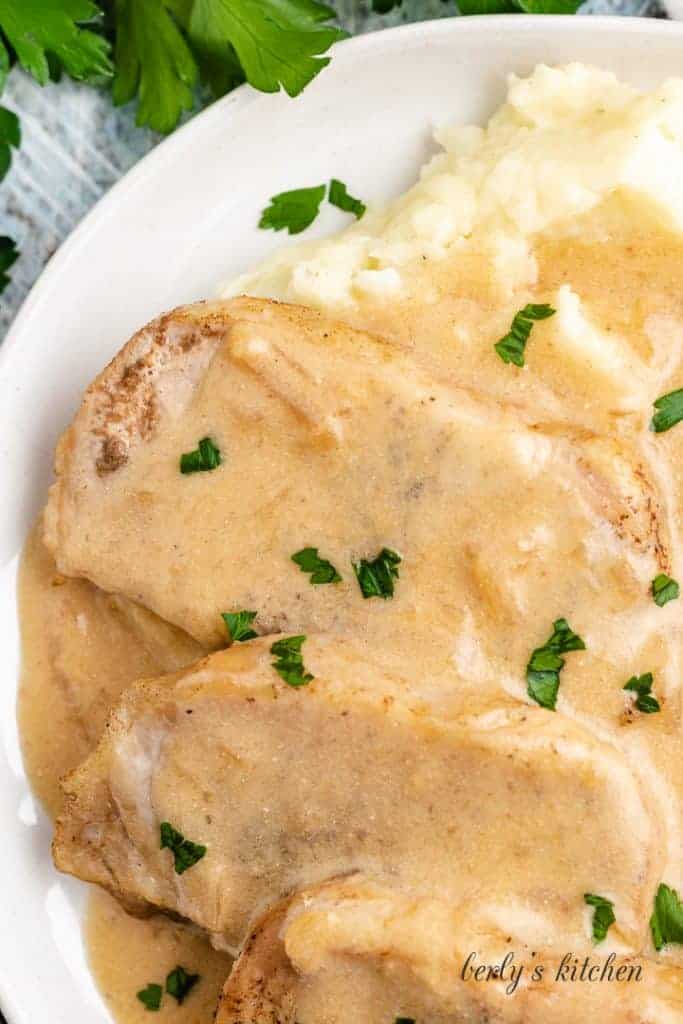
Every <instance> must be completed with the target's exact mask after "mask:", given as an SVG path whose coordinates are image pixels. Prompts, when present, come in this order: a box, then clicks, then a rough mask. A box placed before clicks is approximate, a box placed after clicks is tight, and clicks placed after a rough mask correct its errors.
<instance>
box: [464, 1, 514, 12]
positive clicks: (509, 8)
mask: <svg viewBox="0 0 683 1024" xmlns="http://www.w3.org/2000/svg"><path fill="white" fill-rule="evenodd" d="M457 4H458V10H459V11H460V13H461V14H519V7H518V5H517V4H516V3H514V0H457Z"/></svg>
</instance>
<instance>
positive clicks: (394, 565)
mask: <svg viewBox="0 0 683 1024" xmlns="http://www.w3.org/2000/svg"><path fill="white" fill-rule="evenodd" d="M400 564H401V556H400V555H397V554H396V552H395V551H392V550H391V549H390V548H382V550H381V551H380V553H379V554H378V555H377V558H375V559H373V560H372V562H368V561H367V560H366V559H365V558H361V560H360V562H353V563H352V565H353V571H354V572H355V574H356V579H357V580H358V586H359V587H360V589H361V593H362V595H363V597H364V598H368V597H382V598H384V600H386V599H387V598H389V597H393V596H394V580H395V579H396V580H397V579H398V566H399V565H400Z"/></svg>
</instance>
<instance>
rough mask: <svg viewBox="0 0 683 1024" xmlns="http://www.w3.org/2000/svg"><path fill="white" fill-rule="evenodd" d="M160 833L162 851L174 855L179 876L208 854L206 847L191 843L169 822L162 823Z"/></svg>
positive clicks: (176, 871)
mask: <svg viewBox="0 0 683 1024" xmlns="http://www.w3.org/2000/svg"><path fill="white" fill-rule="evenodd" d="M160 833H161V846H160V849H162V850H165V849H168V850H171V852H172V853H173V858H174V862H175V873H176V874H177V875H182V874H183V872H185V871H187V869H188V868H191V867H193V866H194V865H195V864H196V863H197V861H199V860H201V859H202V857H203V856H204V854H205V853H206V847H205V846H201V845H200V844H199V843H192V842H190V840H189V839H186V838H185V836H184V835H182V833H181V832H178V831H177V829H175V828H173V825H171V823H170V822H168V821H162V823H161V828H160Z"/></svg>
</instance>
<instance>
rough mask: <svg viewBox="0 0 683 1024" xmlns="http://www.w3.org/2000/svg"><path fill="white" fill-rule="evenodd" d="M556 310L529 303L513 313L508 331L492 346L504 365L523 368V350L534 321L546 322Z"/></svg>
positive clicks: (544, 305) (543, 305)
mask: <svg viewBox="0 0 683 1024" xmlns="http://www.w3.org/2000/svg"><path fill="white" fill-rule="evenodd" d="M555 312H556V310H554V309H553V307H552V306H548V305H547V304H546V303H543V304H541V305H534V304H533V303H529V305H527V306H525V307H524V309H520V311H519V313H515V315H514V317H513V320H512V324H511V326H510V330H509V331H508V333H507V334H506V335H505V337H503V338H501V339H500V341H497V342H496V344H495V345H494V346H493V347H494V348H495V350H496V352H497V353H498V355H499V356H500V358H501V359H502V360H503V362H504V363H514V364H515V366H524V350H525V349H526V343H527V341H528V340H529V335H530V334H531V328H532V327H533V325H534V323H533V322H534V320H547V319H548V317H549V316H553V315H554V314H555Z"/></svg>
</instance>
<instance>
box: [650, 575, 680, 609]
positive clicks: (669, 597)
mask: <svg viewBox="0 0 683 1024" xmlns="http://www.w3.org/2000/svg"><path fill="white" fill-rule="evenodd" d="M679 593H680V588H679V586H678V583H677V582H676V580H674V579H672V578H671V576H667V575H666V573H664V572H661V573H660V574H659V576H655V578H654V579H653V581H652V598H653V600H654V602H655V604H658V605H659V607H660V608H663V607H664V605H665V604H668V603H669V601H675V600H676V598H677V597H678V595H679Z"/></svg>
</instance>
